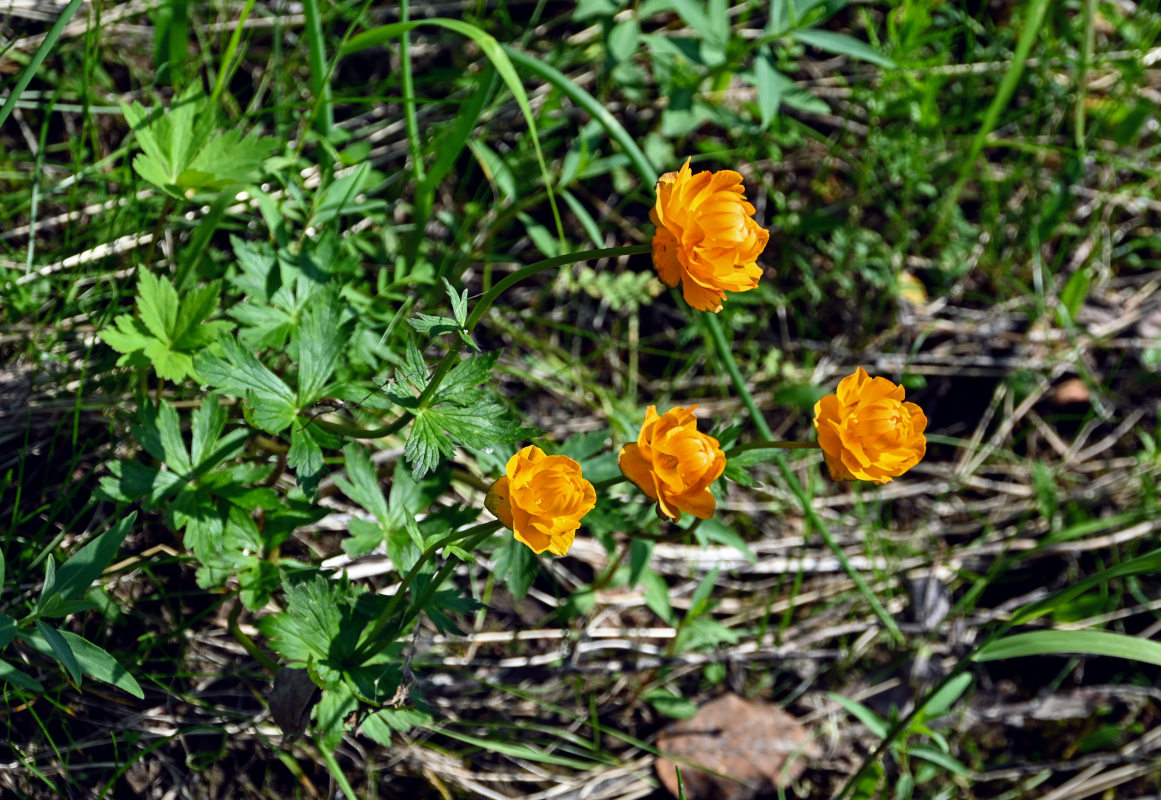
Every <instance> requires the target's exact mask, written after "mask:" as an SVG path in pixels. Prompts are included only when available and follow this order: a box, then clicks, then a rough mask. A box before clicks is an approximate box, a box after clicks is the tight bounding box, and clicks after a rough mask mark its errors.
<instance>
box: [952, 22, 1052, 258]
mask: <svg viewBox="0 0 1161 800" xmlns="http://www.w3.org/2000/svg"><path fill="white" fill-rule="evenodd" d="M1047 10H1048V0H1033V2H1032V3H1030V4H1029V5H1028V18H1027V19H1026V20H1025V21H1024V27H1023V30H1021V31H1020V39H1019V40H1018V41H1017V42H1016V52H1015V54H1014V55H1013V56H1012V64H1011V66H1009V67H1008V71H1007V72H1005V73H1004V79H1003V81H1001V82H1000V88H999V90H998V91H997V92H996V95H995V97H993V98H992V102H991V104H990V105H989V106H988V109H987V111H985V112H984V121H983V124H981V125H980V127H979V130H977V131H976V135H975V137H974V138H973V139H972V145H971V149H970V150H969V151H968V154H967V158H965V159H964V161H963V164H962V165H960V168H959V176H958V177H957V178H956V181H955V185H954V186H952V187H951V191H950V192H948V193H947V196H946V197H945V198H944V199H943V205H942V206H941V207H940V209H939V217H938V218H937V219H936V222H935V227H934V228H933V229H932V233H931V235H934V234H935V233H936V232H938V231H940V230H942V229H943V227H944V225H946V224H947V220H948V217H950V216H951V210H952V208H953V207H954V206H955V204H956V203H958V202H959V196H960V194H962V193H963V187H964V186H965V185H966V184H967V180H968V178H969V177H970V176H972V175H974V174H975V165H976V161H978V160H979V157H980V154H981V153H982V152H983V151H984V145H986V144H987V142H988V137H989V136H991V135H992V131H994V130H995V129H996V124H997V123H998V122H999V120H1000V113H1001V112H1002V111H1003V110H1004V109H1005V108H1007V107H1008V102H1009V101H1010V100H1011V99H1012V94H1013V93H1014V92H1015V91H1016V86H1017V85H1018V84H1019V83H1020V77H1021V76H1022V75H1023V74H1024V64H1025V62H1026V61H1027V60H1028V53H1029V51H1031V49H1032V45H1033V44H1035V43H1036V37H1037V35H1039V33H1040V25H1041V24H1042V23H1043V22H1044V14H1045V12H1046V11H1047ZM929 238H930V236H929Z"/></svg>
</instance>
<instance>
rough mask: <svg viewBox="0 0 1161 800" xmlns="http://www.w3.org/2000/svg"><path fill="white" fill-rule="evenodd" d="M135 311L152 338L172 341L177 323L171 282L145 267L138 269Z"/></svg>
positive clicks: (167, 341)
mask: <svg viewBox="0 0 1161 800" xmlns="http://www.w3.org/2000/svg"><path fill="white" fill-rule="evenodd" d="M137 313H138V315H139V316H140V317H141V321H142V322H143V323H144V324H145V327H146V328H147V329H148V330H149V332H150V333H151V334H153V338H155V339H157V340H159V341H161V342H164V343H166V344H172V343H173V341H174V340H173V338H172V336H173V330H174V327H175V326H176V324H177V291H176V290H175V289H174V288H173V284H172V283H170V282H169V281H168V280H167V279H165V278H159V277H157V276H156V275H154V274H153V273H152V272H150V271H149V270H147V269H142V270H139V271H138V275H137Z"/></svg>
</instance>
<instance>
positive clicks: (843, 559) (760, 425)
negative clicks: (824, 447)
mask: <svg viewBox="0 0 1161 800" xmlns="http://www.w3.org/2000/svg"><path fill="white" fill-rule="evenodd" d="M702 320H703V321H704V322H705V326H706V329H707V330H708V331H709V334H710V338H711V339H713V342H714V348H715V349H716V350H717V351H718V357H719V358H721V360H722V364H723V365H724V366H725V368H726V372H728V373H729V374H730V379H731V380H732V381H733V383H734V389H735V390H736V391H737V392H738V396H739V397H741V398H742V403H743V404H744V405H745V406H746V408H747V409H748V410H749V412H750V419H752V420H753V422H754V427H756V428H757V429H758V430H759V431H760V432H761V433H762V435H763V436H764V437H766V438H767V439H773V438H774V434H773V432H772V431H771V430H770V426H769V425H767V424H766V418H765V417H764V416H763V415H762V412H761V410H760V409H759V408H758V404H757V403H755V402H754V396H753V395H752V394H750V388H749V387H748V386H747V385H746V379H745V378H743V377H742V372H741V370H739V369H738V363H737V362H736V361H734V354H733V353H732V352H731V351H730V345H729V342H727V341H726V334H725V332H724V331H723V330H722V324H721V322H720V321H719V320H718V318H717V316H716V315H715V314H713V313H711V312H705V313H703V314H702ZM774 463H775V464H777V465H778V471H779V472H780V473H781V474H782V479H783V480H784V481H786V485H787V486H789V487H790V491H791V493H792V494H793V495H794V497H795V499H797V500H798V504H799V505H800V506H801V507H802V513H803V514H805V515H806V519H807V520H808V521H809V522H810V524H811V525H812V526H813V527H814V528H815V529H816V530H818V533H819V535H820V536H822V540H823V541H824V542H826V546H827V547H829V548H830V551H831V552H832V553H834V556H835V558H837V559H838V562H839V564H841V565H842V568H843V571H845V572H846V573H847V576H848V577H849V578H850V579H851V580H852V581H854V583H855V586H856V587H858V590H859V592H860V593H861V594H862V595H863V597H864V598H865V599H866V601H867V602H868V603H869V604H870V606H871V609H872V610H873V611H874V612H875V616H877V617H878V618H879V621H880V622H882V623H883V627H885V628H886V629H887V630H888V631H889V632H890V634H891V638H892V639H894V640H895V642H896V643H902V641H903V634H902V633H901V632H900V631H899V626H898V625H896V624H895V620H893V619H892V618H891V615H890V614H889V613H887V609H885V608H883V604H882V603H880V602H879V598H877V597H875V593H874V592H872V591H871V587H869V586H868V585H867V582H866V581H865V580H863V576H862V575H860V574H859V573H858V570H856V569H855V568H854V567H853V566H852V565H851V562H850V559H848V558H847V554H846V553H844V552H843V549H842V548H841V547H839V545H838V542H836V541H835V539H834V536H832V535H831V532H830V528H828V527H827V526H826V523H825V522H823V521H822V517H820V516H819V515H818V512H817V511H815V510H814V506H813V505H812V504H811V502H810V498H809V497H807V496H806V490H805V489H803V488H802V483H800V482H799V480H798V476H797V475H795V474H794V472H793V471H792V470H791V469H790V465H789V464H788V463H786V457H785V456H784V455H782V451H781V450H775V451H774Z"/></svg>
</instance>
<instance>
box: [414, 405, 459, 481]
mask: <svg viewBox="0 0 1161 800" xmlns="http://www.w3.org/2000/svg"><path fill="white" fill-rule="evenodd" d="M403 454H404V455H405V456H406V457H407V460H408V462H409V463H410V464H411V466H412V469H413V470H414V471H415V477H416V478H422V477H423V476H424V475H426V474H427V473H429V472H433V471H434V470H435V468H436V467H437V466H438V465H439V457H440V456H441V455H444V456H448V457H450V456H452V455H454V454H455V445H453V444H452V441H451V439H449V438H448V437H447V436H446V435H445V434H444V432H443V430H441V429H440V426H439V422H438V420H436V419H435V418H434V417H433V416H431V415H428V414H426V413H425V412H420V413H419V414H418V415H417V416H416V417H415V420H414V421H413V422H412V423H411V433H410V434H409V435H408V437H407V444H406V446H405V447H404V448H403Z"/></svg>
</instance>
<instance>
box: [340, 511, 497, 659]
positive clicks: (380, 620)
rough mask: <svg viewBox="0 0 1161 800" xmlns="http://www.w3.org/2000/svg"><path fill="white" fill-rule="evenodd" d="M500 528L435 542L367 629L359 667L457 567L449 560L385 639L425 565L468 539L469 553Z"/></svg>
mask: <svg viewBox="0 0 1161 800" xmlns="http://www.w3.org/2000/svg"><path fill="white" fill-rule="evenodd" d="M499 528H500V522H499V520H493V521H491V522H484V523H482V524H480V525H475V526H473V527H471V528H468V529H467V530H463V531H452V532H451V533H449V534H448V535H447V536H444V537H442V538H441V539H439V540H438V541H435V542H432V543H431V544H429V545H428V546H427V547H425V548H424V550H423V552H422V553H421V554H420V556H419V560H418V561H416V562H415V564H414V565H412V567H411V569H410V570H408V571H407V574H406V575H404V576H403V580H402V581H401V582H400V584H399V588H398V589H396V590H395V594H393V595H391V599H390V600H389V601H388V602H387V605H386V606H385V607H384V608H383V610H382V611H381V612H379V616H377V617H376V618H375V619H374V620H373V621H372V622H371V625H370V627H369V628H368V629H367V633H366V634H364V636H363V644H362V645H360V646H359V647H358V648H356V650H355V652H354V654H353V655H352V661H353V662H354V663H356V664H364V663H366V662H367V660H368V659H370V658H371V657H373V656H374V655H375V654H376V653H377V652H378V651H379V650H381V649H382V648H381V647H379V646H378V644H377V643H378V642H379V641H380V640H381V639H385V640H386V641H388V642H390V641H393V640H394V639H395V637H396V636H397V635H398V634H399V631H401V630H403V628H404V627H405V626H406V625H407V623H408V622H410V621H411V620H412V619H414V618H415V616H416V614H418V613H419V611H420V609H422V608H423V604H424V603H425V602H427V600H430V599H431V594H433V593H434V592H435V588H433V587H438V586H439V584H440V583H442V581H443V577H445V576H446V571H447V570H448V569H449V567H448V565H449V564H450V565H452V566H454V564H455V562H454V561H453V560H451V559H448V562H447V564H444V567H443V569H442V570H440V573H439V574H438V575H437V576H436V577H435V579H434V580H433V581H432V582H431V583H429V584H428V587H427V591H425V592H424V596H423V597H421V598H420V600H419V601H417V602H415V603H414V604H412V607H411V609H410V610H409V611H407V612H405V613H404V614H403V616H402V617H400V619H399V620H398V621H397V622H396V623H395V625H394V626H393V628H392V634H391V635H390V636H387V637H384V636H383V632H384V631H385V630H387V627H388V626H389V625H391V624H392V622H394V621H395V620H394V617H395V614H396V612H397V611H398V610H399V605H400V603H402V602H403V598H404V597H406V596H407V594H408V592H409V591H410V589H411V584H412V583H414V581H415V579H416V578H417V577H418V576H419V574H420V573H421V572H422V571H423V567H424V565H425V564H427V562H428V561H430V560H431V559H432V558H434V556H435V554H436V553H437V552H438V551H439V550H440V549H441V548H443V547H444V546H446V545H449V544H451V543H452V542H455V541H458V540H460V539H468V540H469V541H468V542H467V544H466V545H465V548H466V549H467V550H472V549H474V548H475V546H476V545H477V544H479V543H480V542H482V541H483V540H484V539H486V538H488V537H489V536H491V535H492V534H493V533H495V532H496V531H497V530H499Z"/></svg>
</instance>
